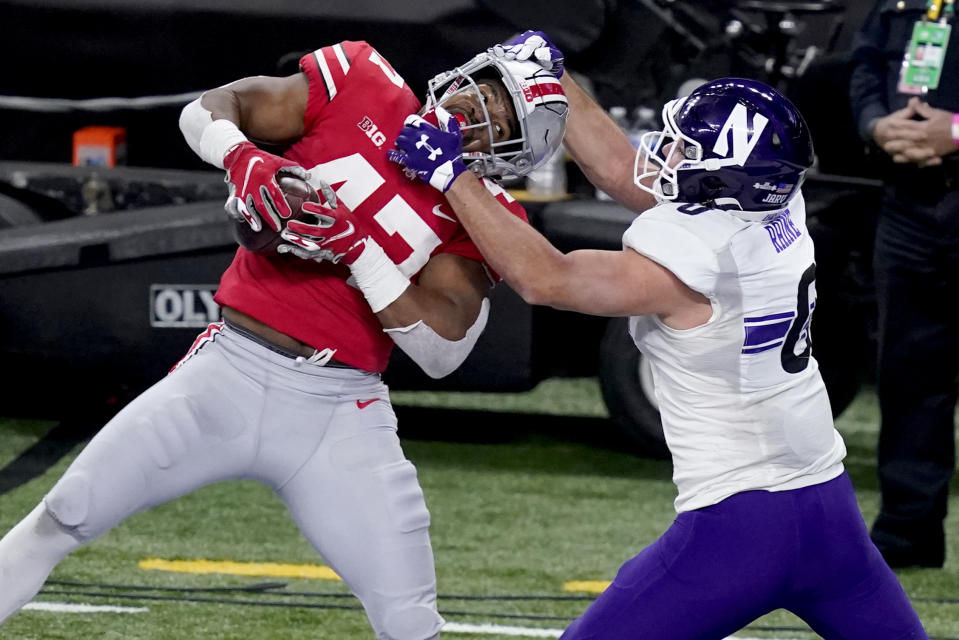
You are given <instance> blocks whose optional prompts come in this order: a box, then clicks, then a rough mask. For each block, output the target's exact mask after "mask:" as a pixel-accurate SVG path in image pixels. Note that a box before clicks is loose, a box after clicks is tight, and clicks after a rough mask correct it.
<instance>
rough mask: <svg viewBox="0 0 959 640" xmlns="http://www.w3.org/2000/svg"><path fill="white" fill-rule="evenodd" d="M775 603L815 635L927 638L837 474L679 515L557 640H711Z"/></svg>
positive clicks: (848, 639) (866, 639) (863, 639)
mask: <svg viewBox="0 0 959 640" xmlns="http://www.w3.org/2000/svg"><path fill="white" fill-rule="evenodd" d="M775 609H787V610H789V611H792V612H793V613H795V614H796V615H798V616H799V617H800V618H802V619H803V620H805V621H806V623H808V624H809V625H810V627H812V629H813V630H814V631H815V632H816V633H818V634H820V635H821V636H822V637H823V638H825V639H826V640H833V639H836V640H838V639H842V640H893V639H896V640H899V639H906V638H909V639H913V638H928V636H927V635H926V633H925V631H924V630H923V627H922V623H921V622H920V621H919V617H918V616H917V615H916V612H915V610H914V609H913V608H912V604H911V603H910V602H909V599H908V597H907V596H906V594H905V593H904V592H903V590H902V587H900V586H899V582H898V580H897V579H896V576H895V574H894V573H893V572H892V571H891V570H890V569H889V567H888V566H886V564H885V562H884V561H883V559H882V556H881V555H879V552H878V550H877V549H876V547H875V546H874V545H873V544H872V542H871V541H870V540H869V534H868V532H867V531H866V525H865V523H864V522H863V519H862V515H861V514H860V512H859V507H858V505H857V503H856V498H855V495H854V493H853V488H852V483H851V482H850V480H849V477H848V476H847V475H846V474H845V473H843V474H842V475H840V476H839V477H837V478H835V479H834V480H830V481H829V482H824V483H822V484H818V485H814V486H811V487H804V488H802V489H795V490H792V491H778V492H771V491H747V492H744V493H740V494H737V495H734V496H731V497H729V498H727V499H726V500H723V501H722V502H720V503H719V504H715V505H712V506H709V507H705V508H703V509H697V510H695V511H688V512H684V513H681V514H679V515H678V516H677V517H676V520H675V521H674V522H673V524H672V526H670V528H669V529H668V530H667V531H666V533H664V534H663V535H662V537H660V538H659V539H658V540H657V541H656V542H654V543H653V544H651V545H650V546H648V547H646V548H645V549H643V550H642V551H641V552H640V553H639V555H637V556H636V557H634V558H632V559H631V560H629V561H627V562H626V564H624V565H623V566H622V567H621V568H620V570H619V573H618V574H617V576H616V579H615V580H614V581H613V583H612V585H611V586H610V587H609V588H608V589H607V590H606V591H605V592H604V593H603V594H602V595H601V596H600V597H599V598H597V600H596V602H594V603H593V604H592V605H591V606H590V607H589V608H588V609H587V610H586V612H585V613H584V614H583V616H582V617H580V618H579V619H577V620H576V621H575V622H573V624H572V625H570V627H569V628H568V629H567V630H566V632H565V633H564V634H563V636H562V638H561V639H560V640H587V639H592V638H595V639H597V640H598V639H602V640H627V639H630V640H632V639H637V640H638V639H640V638H642V639H643V640H659V639H662V640H710V639H712V638H717V639H719V638H725V637H726V636H728V635H730V634H732V633H734V632H736V631H738V630H739V629H742V628H743V627H744V626H746V625H747V624H749V623H750V622H752V621H753V620H755V619H756V618H758V617H760V616H762V615H764V614H766V613H768V612H770V611H773V610H775Z"/></svg>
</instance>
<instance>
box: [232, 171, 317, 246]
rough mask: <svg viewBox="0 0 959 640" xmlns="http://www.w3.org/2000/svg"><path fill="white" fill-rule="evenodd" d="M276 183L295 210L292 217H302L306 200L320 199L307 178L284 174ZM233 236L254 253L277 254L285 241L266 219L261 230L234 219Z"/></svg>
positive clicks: (292, 209)
mask: <svg viewBox="0 0 959 640" xmlns="http://www.w3.org/2000/svg"><path fill="white" fill-rule="evenodd" d="M276 183H277V184H278V185H279V187H280V191H282V192H283V195H284V196H285V197H286V202H287V204H289V205H290V211H292V212H293V213H292V215H291V216H290V217H291V218H294V219H300V218H302V216H303V209H302V207H303V203H304V202H307V201H309V202H319V201H320V195H319V194H318V193H317V192H316V189H314V188H313V186H312V185H311V184H310V183H308V182H306V181H305V180H300V179H299V178H297V177H294V176H289V175H284V176H280V177H279V178H277V180H276ZM283 224H284V225H285V224H286V220H283ZM233 237H234V238H236V241H237V242H238V243H239V244H240V246H242V247H243V248H244V249H247V250H248V251H252V252H253V253H266V254H275V253H276V248H277V246H279V244H280V243H281V242H283V239H282V238H280V234H279V232H276V231H274V230H273V229H271V228H270V227H268V226H267V225H266V222H265V221H264V222H263V228H262V229H260V230H259V231H254V230H253V229H252V228H251V227H250V225H249V224H247V222H246V220H239V221H234V223H233Z"/></svg>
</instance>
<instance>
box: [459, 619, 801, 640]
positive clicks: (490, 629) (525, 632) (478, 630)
mask: <svg viewBox="0 0 959 640" xmlns="http://www.w3.org/2000/svg"><path fill="white" fill-rule="evenodd" d="M443 631H444V632H446V633H464V634H474V633H475V634H481V635H489V636H515V637H519V638H558V637H560V636H561V635H563V629H537V628H534V627H511V626H505V625H499V624H492V623H485V624H464V623H460V622H447V623H446V624H445V625H443ZM726 640H782V639H781V638H749V637H744V636H729V637H728V638H726Z"/></svg>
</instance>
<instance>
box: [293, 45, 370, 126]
mask: <svg viewBox="0 0 959 640" xmlns="http://www.w3.org/2000/svg"><path fill="white" fill-rule="evenodd" d="M372 50H373V47H371V46H370V45H369V44H367V43H366V42H363V41H358V42H352V41H349V40H344V41H343V42H340V43H338V44H334V45H330V46H328V47H323V48H322V49H317V50H316V51H314V52H313V53H308V54H306V55H305V56H303V57H302V58H300V70H301V71H302V72H303V73H305V74H306V77H307V78H308V79H309V81H310V95H309V98H308V99H307V103H306V114H305V116H304V119H303V121H304V124H305V125H306V129H307V130H310V129H311V128H313V126H314V125H315V124H316V122H317V119H318V118H319V115H320V113H321V111H322V110H323V108H324V107H325V106H326V105H328V104H329V103H330V101H331V100H333V98H335V97H336V94H337V93H339V92H340V91H341V90H342V88H343V85H344V84H345V83H346V76H347V74H349V72H350V68H351V67H352V66H353V65H354V64H356V62H357V61H359V60H362V59H363V58H362V56H363V54H364V52H366V51H372ZM367 57H368V54H367Z"/></svg>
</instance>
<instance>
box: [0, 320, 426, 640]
mask: <svg viewBox="0 0 959 640" xmlns="http://www.w3.org/2000/svg"><path fill="white" fill-rule="evenodd" d="M204 335H206V336H207V339H206V340H199V339H198V341H197V343H198V344H197V345H195V346H194V349H193V350H191V352H190V354H189V355H188V357H187V358H186V359H185V360H184V361H183V362H181V364H180V365H179V366H178V368H177V369H176V370H174V371H173V372H172V373H171V374H169V375H168V376H166V377H165V378H164V379H163V380H161V381H160V382H159V383H157V384H156V385H154V386H153V387H151V388H150V389H149V390H147V391H146V392H145V393H143V394H142V395H141V396H140V397H138V398H137V399H136V400H135V401H133V402H132V403H131V404H130V405H128V406H127V407H126V408H124V409H123V410H122V411H121V412H120V413H119V414H117V416H116V417H115V418H114V419H113V420H111V421H110V422H109V423H108V424H107V425H106V426H105V427H104V428H103V429H102V430H101V431H100V432H99V433H98V434H97V435H96V436H95V437H94V438H93V440H92V441H91V442H90V443H89V445H87V447H86V448H85V449H84V450H83V451H82V452H81V453H80V455H79V456H77V458H76V460H75V461H74V462H73V464H71V465H70V467H69V469H67V471H66V473H65V474H64V475H63V477H62V478H61V479H60V480H59V482H58V483H57V484H56V486H54V487H53V489H52V490H51V491H50V493H49V494H47V496H46V498H45V504H46V511H47V512H49V515H50V516H52V517H53V518H55V520H56V521H58V522H59V523H60V525H62V527H61V528H62V529H63V530H64V532H65V533H69V534H70V536H71V537H72V538H73V539H75V541H76V546H79V545H80V544H81V543H83V542H86V541H89V540H92V539H93V538H95V537H97V536H99V535H101V534H103V533H105V532H106V531H108V530H109V529H111V528H112V527H114V526H115V525H117V524H118V523H119V522H121V521H122V520H123V519H125V518H127V517H128V516H130V515H132V514H134V513H136V512H138V511H141V510H143V509H146V508H148V507H152V506H154V505H157V504H160V503H163V502H166V501H168V500H172V499H173V498H176V497H178V496H181V495H183V494H185V493H188V492H189V491H192V490H193V489H196V488H199V487H202V486H205V485H209V484H211V483H214V482H219V481H221V480H228V479H235V478H249V479H254V480H258V481H260V482H263V483H264V484H266V485H268V486H270V487H271V488H272V489H273V490H274V491H276V493H277V495H279V496H280V498H281V499H282V500H283V501H284V503H285V504H286V506H287V508H288V509H289V512H290V514H291V515H292V517H293V520H294V521H295V522H296V524H297V525H298V526H299V527H300V529H301V531H302V532H303V534H304V535H305V536H306V538H307V539H308V540H309V541H310V542H311V543H312V545H313V546H314V547H315V548H316V550H317V551H318V552H319V553H320V554H321V555H322V556H323V558H324V559H325V561H326V562H327V563H328V564H329V565H330V567H331V568H332V569H333V570H334V571H336V572H337V574H338V575H339V576H341V577H342V578H343V580H344V581H345V582H346V584H347V585H348V586H349V587H350V589H351V590H352V591H353V593H354V594H356V596H357V597H358V598H359V599H360V601H361V602H362V603H363V606H364V608H365V609H366V613H367V615H368V617H369V619H370V622H371V624H372V626H373V628H374V630H375V632H376V636H377V638H380V639H383V640H424V639H426V638H432V637H435V636H436V635H437V634H438V632H439V629H440V627H441V626H442V624H443V620H442V618H441V617H440V616H439V614H438V613H437V610H436V578H435V572H434V565H433V554H432V549H431V547H430V541H429V533H428V529H429V512H428V511H427V509H426V503H425V500H424V498H423V492H422V490H421V489H420V486H419V482H418V480H417V477H416V470H415V468H414V467H413V465H412V463H410V462H409V461H408V460H406V458H405V457H404V455H403V451H402V449H401V447H400V443H399V439H398V437H397V435H396V416H395V414H394V413H393V409H392V406H391V405H390V402H389V398H388V391H387V388H386V386H385V385H384V384H383V383H382V381H381V380H380V378H379V376H377V375H374V374H369V373H365V372H361V371H357V370H355V369H339V368H328V367H317V366H314V365H310V364H307V363H302V364H297V363H296V362H295V361H294V360H293V359H291V358H288V357H286V356H283V355H280V354H277V353H274V352H273V351H271V350H269V349H267V348H265V347H263V346H261V345H259V344H257V343H255V342H253V341H251V340H249V339H247V338H245V337H243V336H241V335H239V334H237V333H236V332H233V331H231V330H230V329H229V328H228V327H221V326H220V325H219V324H217V325H212V326H211V328H210V330H208V332H206V334H204ZM374 398H377V399H378V400H377V401H375V402H368V401H369V400H372V399H374ZM44 515H45V514H44ZM31 517H33V518H36V517H38V515H37V512H35V513H34V514H31ZM47 517H49V516H47ZM28 519H29V518H28ZM22 525H23V526H20V525H18V527H19V529H20V530H19V532H18V528H14V530H13V531H11V533H10V534H8V536H7V537H6V538H4V540H3V541H2V542H0V620H2V619H3V618H4V617H5V616H6V615H9V613H10V611H5V607H6V608H10V607H11V606H13V607H14V608H18V607H19V606H22V604H23V603H22V602H20V603H16V604H14V603H12V602H10V599H11V598H12V597H13V596H11V595H10V594H12V593H13V592H15V591H17V589H15V588H13V587H12V586H11V583H12V582H13V581H16V583H17V585H18V586H19V589H20V591H23V590H24V589H29V590H31V591H32V592H31V593H28V594H27V595H26V598H25V599H24V602H25V601H26V600H29V599H30V598H32V597H33V595H35V594H36V592H37V590H39V588H40V586H41V585H42V583H43V580H45V579H46V576H47V575H48V574H49V572H50V571H51V570H52V569H53V566H54V565H55V564H56V562H57V561H59V559H60V558H61V557H62V556H63V555H65V553H66V552H68V551H69V550H72V549H53V548H51V549H48V550H44V549H43V548H42V546H43V545H44V544H45V541H48V540H49V541H50V545H51V547H52V546H59V547H62V546H63V540H64V539H65V537H64V536H63V535H60V536H59V538H57V540H56V541H55V542H54V541H53V538H51V537H49V536H46V537H45V536H43V535H36V534H35V533H34V530H35V529H40V528H42V527H38V526H37V524H36V523H35V522H27V520H26V519H25V521H24V523H22ZM48 528H49V527H48ZM8 538H9V540H8ZM183 553H184V554H186V555H189V554H190V553H191V552H190V550H189V547H187V546H185V547H184V549H183ZM51 557H52V558H54V559H53V560H49V558H51ZM45 558H46V560H45ZM272 560H277V559H276V558H273V559H272ZM18 563H19V564H18ZM46 564H49V566H46ZM24 565H27V566H24ZM14 574H15V575H14ZM37 574H42V575H37ZM30 577H33V581H34V582H35V583H36V584H35V585H32V584H31V585H30V586H29V587H27V586H25V585H26V584H27V583H29V582H30V580H29V578H30ZM8 587H10V588H8ZM21 599H22V598H21ZM4 600H7V602H4Z"/></svg>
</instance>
